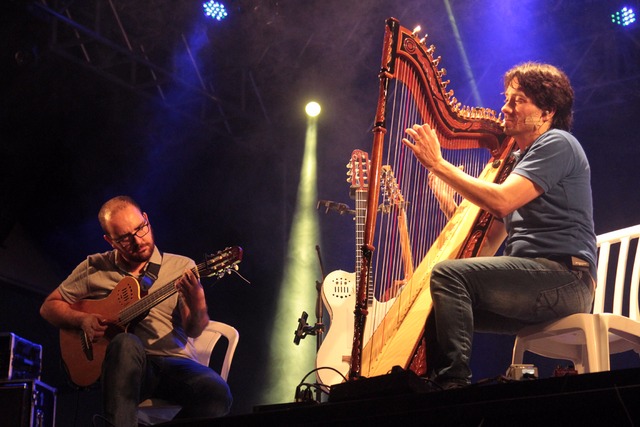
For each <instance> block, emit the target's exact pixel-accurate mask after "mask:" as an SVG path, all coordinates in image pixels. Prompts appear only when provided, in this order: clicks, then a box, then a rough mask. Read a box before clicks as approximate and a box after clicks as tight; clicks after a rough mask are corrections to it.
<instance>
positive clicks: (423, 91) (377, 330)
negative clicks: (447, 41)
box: [349, 18, 514, 379]
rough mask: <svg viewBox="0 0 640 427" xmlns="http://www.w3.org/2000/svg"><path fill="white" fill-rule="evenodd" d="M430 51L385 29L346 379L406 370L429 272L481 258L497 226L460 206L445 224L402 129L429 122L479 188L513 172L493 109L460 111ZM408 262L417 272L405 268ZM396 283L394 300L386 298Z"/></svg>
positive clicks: (395, 25)
mask: <svg viewBox="0 0 640 427" xmlns="http://www.w3.org/2000/svg"><path fill="white" fill-rule="evenodd" d="M434 50H435V48H434V47H433V46H431V47H426V45H425V43H424V40H420V39H419V36H418V35H417V34H415V33H414V32H412V31H410V30H408V29H406V28H404V27H402V26H401V25H400V24H399V22H398V20H396V19H394V18H389V19H388V20H387V21H386V26H385V35H384V43H383V51H382V63H381V68H380V70H381V71H380V74H379V80H380V83H379V94H378V105H377V108H376V114H375V120H374V126H373V147H372V150H371V155H370V160H371V164H370V169H369V193H368V200H367V215H366V220H365V228H364V242H363V246H362V256H361V257H360V267H359V276H358V292H357V298H356V307H355V311H354V313H355V321H354V326H355V333H354V338H353V349H352V354H351V366H350V371H349V379H357V378H359V377H361V376H373V375H382V374H386V373H388V372H389V371H390V370H391V368H392V367H393V366H396V365H399V366H401V367H403V368H409V366H410V364H411V361H412V359H413V358H414V356H415V354H416V351H417V349H418V344H419V341H420V339H421V338H422V334H423V331H424V325H425V322H426V319H427V315H428V313H429V310H430V308H431V297H430V293H429V275H430V271H431V268H432V267H433V265H434V264H435V263H436V262H438V261H440V260H443V259H448V258H456V257H457V258H461V257H468V256H474V255H475V254H477V252H478V251H479V250H480V248H481V247H482V242H483V238H484V235H485V232H486V230H487V229H488V227H489V225H490V223H491V221H492V220H493V217H492V216H491V215H490V214H488V213H487V212H484V211H481V210H480V209H479V208H477V207H476V206H473V205H471V204H469V203H467V202H466V201H465V200H458V203H459V206H458V208H457V210H456V212H455V214H454V215H453V217H452V218H451V220H449V221H447V220H446V218H445V217H444V215H443V214H442V212H441V211H440V210H439V208H438V204H437V202H436V200H435V197H434V195H433V192H432V191H431V190H430V189H429V187H428V184H427V182H428V175H427V173H428V172H427V170H426V169H425V168H424V167H422V166H421V165H420V164H419V163H418V162H417V160H415V157H414V156H413V153H411V152H410V150H409V149H408V148H407V147H405V146H404V145H403V144H402V142H401V140H402V138H403V137H404V136H405V129H406V128H408V127H410V126H412V125H413V124H416V123H429V124H430V125H431V127H432V128H434V129H435V130H436V132H437V134H438V137H439V140H440V144H441V147H442V152H443V156H444V157H445V158H446V159H447V160H449V161H450V162H452V163H454V164H457V163H459V164H460V165H461V167H464V168H465V171H466V172H467V173H469V174H471V175H474V176H477V177H479V178H481V179H484V180H488V181H489V180H490V181H494V182H501V181H502V180H504V178H505V177H506V176H507V175H508V173H509V172H510V170H511V167H512V163H513V160H512V159H513V156H511V155H510V154H511V152H512V150H513V147H514V144H513V140H512V139H511V138H506V137H505V135H504V134H503V132H502V128H501V126H500V118H499V117H498V116H497V114H496V113H495V112H494V111H493V110H490V109H487V108H469V107H462V106H461V104H460V103H458V101H457V100H456V98H454V97H453V91H452V90H447V85H448V83H449V82H448V81H447V82H444V81H443V80H442V78H443V76H444V75H446V70H445V69H444V68H443V69H438V68H437V67H438V65H439V62H440V58H435V59H434V57H433V53H434ZM383 170H384V171H387V172H392V173H393V177H394V187H395V190H394V191H396V192H397V191H399V192H401V193H402V196H401V197H398V196H397V193H396V196H395V200H402V203H397V204H394V203H393V202H389V201H387V200H386V199H385V198H386V196H385V195H381V194H380V193H381V181H382V175H383ZM381 198H382V202H381ZM381 207H382V209H380V208H381ZM385 207H386V208H385ZM398 209H402V212H398V211H397V210H398ZM398 221H400V222H401V223H400V224H399V223H398ZM407 234H408V235H407ZM407 242H410V245H411V246H410V248H407ZM403 250H404V251H405V254H404V255H403V254H402V251H403ZM408 251H410V256H407V254H406V252H408ZM407 259H413V260H415V261H416V262H417V263H419V265H417V266H409V265H407ZM371 280H373V283H374V286H373V290H372V289H371V286H368V284H369V283H370V281H371ZM399 284H400V285H401V286H400V288H401V289H400V290H399V291H397V290H396V289H392V288H398V287H399ZM390 289H392V290H390ZM370 292H374V293H375V295H370V294H369V293H370ZM378 309H382V312H381V313H379V312H378V311H380V310H378Z"/></svg>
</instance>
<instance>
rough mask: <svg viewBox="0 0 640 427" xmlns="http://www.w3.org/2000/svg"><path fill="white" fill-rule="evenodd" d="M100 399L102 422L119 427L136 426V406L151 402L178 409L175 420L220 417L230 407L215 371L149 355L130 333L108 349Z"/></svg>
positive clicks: (226, 389)
mask: <svg viewBox="0 0 640 427" xmlns="http://www.w3.org/2000/svg"><path fill="white" fill-rule="evenodd" d="M102 394H103V397H102V400H103V410H104V416H105V419H106V421H107V423H110V425H113V426H117V427H129V426H131V427H137V425H138V421H137V407H138V404H139V403H140V402H141V401H143V400H145V399H147V398H149V397H157V398H161V399H165V400H169V401H171V402H174V403H176V404H178V405H180V406H182V410H181V411H180V412H179V413H178V415H177V416H176V418H196V417H220V416H223V415H226V414H227V413H229V410H230V409H231V403H232V397H231V392H230V390H229V386H228V385H227V383H226V382H225V381H224V380H223V379H222V378H221V377H220V375H218V374H217V373H216V372H215V371H214V370H213V369H211V368H209V367H207V366H203V365H201V364H199V363H198V362H196V361H194V360H191V359H185V358H182V357H165V356H147V355H146V354H145V351H144V347H143V346H142V342H141V341H140V339H139V338H138V337H137V336H135V335H133V334H130V333H121V334H118V335H116V336H115V337H114V339H113V340H112V341H111V342H110V343H109V346H108V347H107V352H106V355H105V359H104V363H103V365H102Z"/></svg>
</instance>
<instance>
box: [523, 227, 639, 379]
mask: <svg viewBox="0 0 640 427" xmlns="http://www.w3.org/2000/svg"><path fill="white" fill-rule="evenodd" d="M638 237H640V225H635V226H632V227H627V228H623V229H620V230H616V231H611V232H609V233H605V234H601V235H599V236H597V244H598V248H599V250H598V272H597V275H598V277H597V279H596V281H597V288H596V293H595V299H594V303H593V310H592V312H591V314H572V315H570V316H567V317H564V318H561V319H558V320H555V321H552V322H548V323H543V324H540V325H532V326H527V327H526V328H524V329H522V330H521V331H520V332H519V333H518V335H517V336H516V341H515V344H514V346H513V356H512V360H511V363H512V364H517V365H519V364H522V363H523V358H524V353H525V352H526V351H529V352H532V353H535V354H537V355H540V356H543V357H548V358H552V359H560V360H570V361H571V362H573V364H574V367H575V369H576V371H577V372H578V373H589V372H601V371H609V370H610V369H611V364H610V355H611V354H617V353H622V352H626V351H629V350H634V351H635V352H636V353H638V354H640V310H639V309H638V289H639V282H640V250H639V248H638V243H637V242H638ZM634 240H635V241H636V243H635V244H633V245H632V242H633V241H634ZM612 247H613V248H614V251H613V252H614V256H613V257H612V256H611V248H612ZM616 247H617V251H616V250H615V248H616ZM633 248H635V256H633V251H630V249H633ZM630 252H631V254H632V258H631V259H630V258H629V254H630ZM615 253H617V260H616V257H615ZM614 263H615V265H616V268H615V275H613V276H609V275H608V274H607V273H608V271H609V267H610V266H611V267H613V265H614ZM631 263H632V264H631ZM631 265H632V267H631ZM630 267H631V280H626V278H627V277H628V275H627V272H628V270H629V269H630ZM607 285H609V286H611V285H613V286H614V288H613V296H611V295H610V294H611V292H609V293H607ZM608 294H609V295H608ZM625 297H626V298H627V299H628V306H627V308H626V310H623V301H624V300H625ZM607 300H608V301H610V302H609V303H608V304H606V308H605V301H607ZM625 311H626V313H625Z"/></svg>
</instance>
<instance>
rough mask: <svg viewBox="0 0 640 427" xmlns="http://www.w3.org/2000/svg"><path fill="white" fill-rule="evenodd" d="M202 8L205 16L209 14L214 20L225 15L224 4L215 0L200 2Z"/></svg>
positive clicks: (221, 18)
mask: <svg viewBox="0 0 640 427" xmlns="http://www.w3.org/2000/svg"><path fill="white" fill-rule="evenodd" d="M202 8H203V9H204V14H205V15H206V16H210V17H211V18H213V19H215V20H216V21H222V20H223V19H224V18H226V17H227V15H228V14H227V9H226V8H225V7H224V4H222V3H218V2H217V1H213V0H211V1H208V2H205V3H202Z"/></svg>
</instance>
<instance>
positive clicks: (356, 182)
mask: <svg viewBox="0 0 640 427" xmlns="http://www.w3.org/2000/svg"><path fill="white" fill-rule="evenodd" d="M368 167H369V157H368V155H367V153H365V152H364V151H361V150H354V151H353V153H352V154H351V161H350V162H349V164H348V165H347V168H348V172H347V176H348V177H349V182H350V183H351V186H350V193H351V196H352V197H354V198H355V200H356V215H355V223H356V271H358V267H359V265H360V257H361V252H362V245H363V243H364V223H365V219H366V215H367V169H368ZM357 283H358V280H357V277H356V273H348V272H346V271H343V270H336V271H333V272H331V273H329V274H328V275H327V277H325V279H324V281H323V282H322V300H323V302H324V304H325V307H326V308H327V312H328V314H329V319H330V324H329V331H328V332H327V334H326V336H325V337H324V339H323V340H322V344H321V345H320V348H319V349H318V353H317V355H316V368H333V369H318V371H317V372H316V376H317V378H318V382H319V383H320V384H323V385H326V386H331V385H333V384H339V383H341V382H343V381H344V378H345V377H346V376H347V374H348V373H349V368H350V359H351V349H352V348H353V330H354V317H353V311H354V309H355V307H356V285H357ZM334 369H335V370H334Z"/></svg>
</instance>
